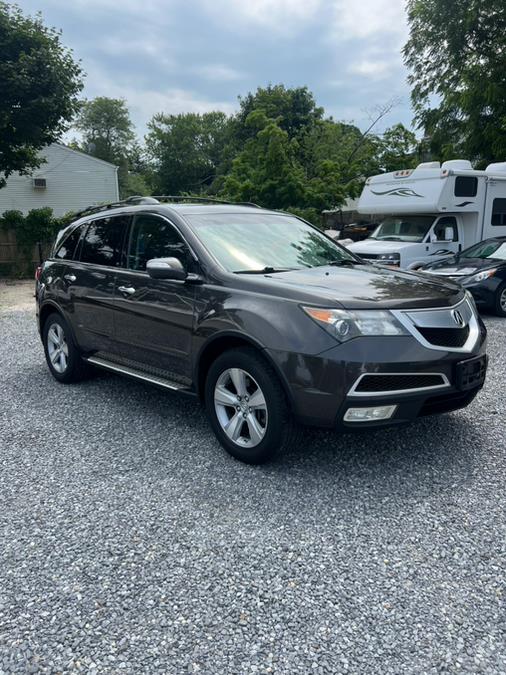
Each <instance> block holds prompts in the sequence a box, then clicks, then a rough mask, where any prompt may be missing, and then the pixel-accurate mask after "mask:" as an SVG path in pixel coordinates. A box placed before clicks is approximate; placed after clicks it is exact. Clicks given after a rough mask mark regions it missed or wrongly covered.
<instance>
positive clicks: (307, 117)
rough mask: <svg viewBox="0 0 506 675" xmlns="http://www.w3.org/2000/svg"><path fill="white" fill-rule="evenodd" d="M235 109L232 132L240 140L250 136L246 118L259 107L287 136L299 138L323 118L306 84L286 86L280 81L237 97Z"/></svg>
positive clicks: (249, 127) (249, 126)
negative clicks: (302, 85) (292, 86)
mask: <svg viewBox="0 0 506 675" xmlns="http://www.w3.org/2000/svg"><path fill="white" fill-rule="evenodd" d="M239 105H240V108H239V112H238V113H237V115H236V116H235V119H234V122H235V127H236V128H235V133H236V136H237V137H238V139H239V140H240V141H244V140H246V139H248V138H251V137H252V135H253V129H252V128H251V125H250V124H248V117H249V115H250V113H252V112H253V111H254V110H261V111H262V112H263V113H264V114H265V116H266V117H268V118H270V119H276V120H278V126H279V127H280V129H282V130H283V131H286V133H287V134H288V138H290V139H292V138H296V137H299V136H300V135H301V134H302V133H304V132H306V131H308V130H309V129H310V128H311V127H312V126H313V125H314V123H315V122H316V121H317V120H320V119H322V117H323V108H320V107H318V106H317V105H316V102H315V99H314V96H313V94H312V93H311V92H310V91H309V89H308V88H307V87H296V88H293V89H290V88H289V89H287V88H286V87H285V86H284V85H283V84H276V85H271V84H270V85H268V86H267V87H259V88H258V89H257V90H256V92H255V93H254V94H253V93H251V92H250V93H248V94H247V95H246V96H244V97H239Z"/></svg>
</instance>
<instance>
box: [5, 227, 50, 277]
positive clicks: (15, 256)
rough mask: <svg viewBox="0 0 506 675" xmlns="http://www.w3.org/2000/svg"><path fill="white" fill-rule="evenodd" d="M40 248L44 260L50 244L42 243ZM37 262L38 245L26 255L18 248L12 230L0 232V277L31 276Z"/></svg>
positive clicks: (38, 258) (38, 254) (38, 256)
mask: <svg viewBox="0 0 506 675" xmlns="http://www.w3.org/2000/svg"><path fill="white" fill-rule="evenodd" d="M40 248H41V253H42V259H43V260H44V258H45V257H46V256H47V255H48V253H49V250H50V248H51V244H50V243H48V242H43V243H42V244H41V247H40ZM39 260H40V253H39V246H38V245H36V246H34V247H33V249H32V251H31V252H28V253H27V252H26V251H23V250H22V249H20V248H19V247H18V244H17V242H16V233H15V232H14V230H0V277H2V276H3V277H25V276H32V274H33V273H34V270H35V267H36V266H37V265H38V264H39Z"/></svg>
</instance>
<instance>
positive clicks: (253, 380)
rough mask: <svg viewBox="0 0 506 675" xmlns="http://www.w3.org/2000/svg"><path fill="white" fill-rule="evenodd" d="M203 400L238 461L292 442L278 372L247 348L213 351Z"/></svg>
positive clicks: (257, 460)
mask: <svg viewBox="0 0 506 675" xmlns="http://www.w3.org/2000/svg"><path fill="white" fill-rule="evenodd" d="M239 396H240V397H241V398H239ZM205 406H206V411H207V415H208V417H209V421H210V423H211V427H212V429H213V431H214V433H215V434H216V437H217V438H218V440H219V441H220V443H221V445H222V446H223V447H224V448H225V450H227V452H229V453H230V454H231V455H232V456H233V457H235V458H236V459H238V460H240V461H241V462H245V463H247V464H263V463H265V462H267V461H269V460H271V459H272V458H273V457H274V456H275V455H276V454H277V453H278V452H280V451H281V450H282V449H283V448H285V447H287V446H288V445H290V444H291V443H293V442H294V431H295V425H294V423H293V422H292V420H291V416H290V413H289V409H288V405H287V402H286V397H285V393H284V391H283V388H282V386H281V383H280V381H279V378H278V376H277V375H276V373H275V372H274V370H273V369H272V367H271V366H270V365H269V363H268V362H267V361H266V360H265V359H264V358H263V357H262V355H261V354H260V353H259V352H258V351H257V350H255V349H253V348H237V349H231V350H229V351H227V352H224V353H223V354H221V355H220V356H218V358H217V359H216V361H214V363H213V364H212V365H211V367H210V369H209V372H208V374H207V378H206V382H205Z"/></svg>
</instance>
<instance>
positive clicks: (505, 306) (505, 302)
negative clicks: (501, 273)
mask: <svg viewBox="0 0 506 675" xmlns="http://www.w3.org/2000/svg"><path fill="white" fill-rule="evenodd" d="M499 305H500V307H501V309H502V311H503V312H506V288H505V289H503V292H502V293H501V296H500V297H499Z"/></svg>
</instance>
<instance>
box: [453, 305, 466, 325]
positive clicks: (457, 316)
mask: <svg viewBox="0 0 506 675" xmlns="http://www.w3.org/2000/svg"><path fill="white" fill-rule="evenodd" d="M452 316H453V320H454V321H455V323H456V324H457V326H459V328H464V326H465V325H466V322H465V321H464V317H463V316H462V314H461V313H460V312H459V310H458V309H454V310H453V312H452Z"/></svg>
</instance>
